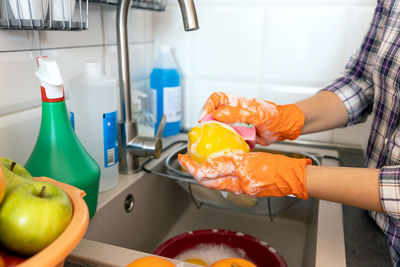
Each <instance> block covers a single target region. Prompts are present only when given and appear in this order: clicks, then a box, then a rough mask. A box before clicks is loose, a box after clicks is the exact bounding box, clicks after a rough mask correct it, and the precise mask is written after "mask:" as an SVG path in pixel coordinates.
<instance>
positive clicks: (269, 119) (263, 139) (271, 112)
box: [199, 93, 304, 145]
mask: <svg viewBox="0 0 400 267" xmlns="http://www.w3.org/2000/svg"><path fill="white" fill-rule="evenodd" d="M208 114H212V115H213V118H214V119H215V120H217V121H220V122H224V123H236V122H242V123H247V124H252V125H254V126H255V127H256V131H257V140H256V141H257V143H259V144H261V145H269V144H271V143H273V142H275V141H282V140H285V139H289V140H294V139H296V138H297V137H299V135H300V133H301V129H302V127H303V124H304V114H303V112H302V111H301V110H300V108H298V107H297V106H296V105H294V104H291V105H276V104H275V103H272V102H268V101H264V100H259V99H255V98H254V99H253V100H250V99H247V98H245V97H239V96H235V95H227V94H225V93H213V94H212V95H211V96H210V97H209V98H208V99H207V101H206V103H205V104H204V106H203V109H202V110H201V112H200V117H199V121H201V119H202V118H203V117H204V116H206V115H208Z"/></svg>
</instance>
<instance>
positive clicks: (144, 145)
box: [127, 114, 166, 159]
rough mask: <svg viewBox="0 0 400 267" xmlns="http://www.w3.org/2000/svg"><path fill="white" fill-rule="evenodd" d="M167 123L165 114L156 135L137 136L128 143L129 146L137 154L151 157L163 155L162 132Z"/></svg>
mask: <svg viewBox="0 0 400 267" xmlns="http://www.w3.org/2000/svg"><path fill="white" fill-rule="evenodd" d="M165 123H166V117H165V114H164V115H163V116H162V118H161V121H160V125H159V126H158V129H157V133H156V135H155V137H147V136H136V137H135V138H133V139H132V140H130V141H129V142H128V144H127V148H128V150H129V151H131V152H132V153H133V154H134V155H135V156H139V157H149V156H153V157H155V158H156V159H157V158H159V157H160V156H161V152H162V139H161V138H162V133H163V131H164V127H165Z"/></svg>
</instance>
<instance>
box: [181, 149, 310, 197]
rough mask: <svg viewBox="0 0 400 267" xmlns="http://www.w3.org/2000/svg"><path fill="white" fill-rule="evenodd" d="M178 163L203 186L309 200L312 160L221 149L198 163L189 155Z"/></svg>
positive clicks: (255, 194)
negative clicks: (307, 175)
mask: <svg viewBox="0 0 400 267" xmlns="http://www.w3.org/2000/svg"><path fill="white" fill-rule="evenodd" d="M178 160H179V163H180V164H181V166H182V167H184V168H185V169H186V170H187V171H188V172H189V173H190V174H191V175H192V176H193V177H194V178H195V179H196V180H197V181H198V182H199V183H200V184H201V185H203V186H205V187H207V188H211V189H218V190H224V191H229V192H233V193H235V194H241V193H246V194H248V195H250V196H252V197H267V196H269V197H282V196H287V195H291V194H293V195H295V196H297V197H298V198H302V199H307V198H308V195H307V191H306V186H305V166H306V165H307V164H311V160H310V159H295V158H289V157H286V156H283V155H276V154H269V153H263V152H248V153H246V152H242V151H235V152H229V153H227V152H225V153H224V152H222V153H216V154H214V155H213V156H211V157H209V158H208V159H207V160H206V161H205V162H204V163H202V164H197V163H196V162H195V161H193V160H192V159H191V158H190V156H188V155H182V154H179V155H178Z"/></svg>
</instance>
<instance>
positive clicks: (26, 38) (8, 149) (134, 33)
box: [0, 4, 153, 163]
mask: <svg viewBox="0 0 400 267" xmlns="http://www.w3.org/2000/svg"><path fill="white" fill-rule="evenodd" d="M115 27H116V6H104V5H95V4H92V5H91V6H90V11H89V30H87V31H81V32H67V31H62V32H61V31H60V32H56V31H8V30H0V39H1V42H0V80H1V82H2V84H1V86H0V95H1V97H0V155H2V156H6V157H10V158H12V159H14V160H16V161H18V162H22V163H24V162H25V161H26V159H27V157H28V156H29V154H30V152H31V151H32V149H33V146H34V144H35V141H36V138H37V134H38V130H39V126H40V116H41V101H40V87H39V86H40V84H39V81H38V79H37V78H36V76H35V74H34V72H35V71H36V67H35V62H34V57H35V56H38V55H46V56H50V57H52V58H55V59H56V60H57V62H58V63H59V66H60V69H61V72H62V74H63V78H64V81H65V90H66V93H67V95H68V85H69V82H68V81H69V79H70V78H71V77H73V76H76V75H79V74H80V73H82V72H83V65H84V64H83V63H84V62H85V61H100V62H103V63H104V67H105V70H106V72H107V74H109V75H113V76H114V77H115V79H117V80H118V62H117V49H116V30H115ZM128 29H129V36H130V38H129V40H130V43H131V49H130V57H131V66H132V67H131V69H132V70H134V72H133V75H132V77H131V78H132V80H133V87H134V88H135V87H136V86H141V87H143V85H142V84H143V83H146V84H147V80H148V76H149V73H150V71H151V64H152V61H153V29H152V12H149V11H145V10H138V9H132V10H131V14H130V21H129V27H128ZM133 66H134V67H133Z"/></svg>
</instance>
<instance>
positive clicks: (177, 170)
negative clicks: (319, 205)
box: [142, 141, 321, 220]
mask: <svg viewBox="0 0 400 267" xmlns="http://www.w3.org/2000/svg"><path fill="white" fill-rule="evenodd" d="M177 143H182V144H183V145H181V146H180V147H179V148H177V149H175V150H174V151H172V152H171V153H170V154H169V155H168V157H167V158H166V160H165V167H166V172H165V173H161V172H154V171H152V170H149V169H147V168H146V164H147V163H148V162H149V161H146V162H145V163H144V164H143V166H142V169H143V170H144V171H146V172H149V173H153V174H155V175H158V176H162V177H165V178H168V179H172V180H175V181H176V182H177V183H178V184H179V185H180V186H181V187H183V188H184V189H185V190H186V191H187V192H188V193H189V194H190V196H191V198H192V201H193V203H194V205H195V206H196V207H197V208H201V206H202V205H203V204H207V205H211V206H214V207H218V208H224V209H229V210H233V211H237V212H244V213H252V214H260V215H269V216H270V218H271V220H272V216H274V215H277V214H279V213H281V212H282V211H284V210H286V209H288V208H289V207H291V206H293V205H294V204H296V203H297V202H298V201H299V200H300V199H298V198H296V197H292V196H287V197H262V198H254V197H250V196H248V195H246V194H242V195H235V194H233V193H228V192H221V191H218V190H213V189H207V188H205V187H203V186H201V185H199V183H198V182H197V181H196V180H195V179H194V178H193V177H192V176H191V175H189V174H188V173H186V172H184V171H183V170H182V169H181V167H180V165H179V163H178V159H177V157H178V154H185V153H186V151H187V144H186V141H178V142H176V143H173V144H171V146H172V145H176V144H177ZM171 146H169V147H171ZM169 147H167V148H166V149H165V150H167V149H168V148H169ZM255 151H257V148H256V150H255ZM258 151H262V152H268V153H273V154H283V155H286V156H289V157H295V158H305V157H307V158H310V159H311V160H312V162H313V165H321V163H320V160H319V159H318V158H317V157H316V156H314V155H311V154H309V153H288V152H282V151H276V150H271V149H264V148H263V149H262V150H258Z"/></svg>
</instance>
